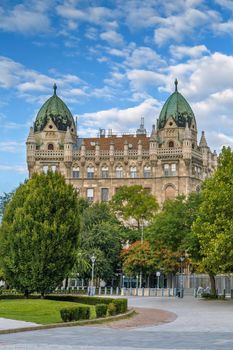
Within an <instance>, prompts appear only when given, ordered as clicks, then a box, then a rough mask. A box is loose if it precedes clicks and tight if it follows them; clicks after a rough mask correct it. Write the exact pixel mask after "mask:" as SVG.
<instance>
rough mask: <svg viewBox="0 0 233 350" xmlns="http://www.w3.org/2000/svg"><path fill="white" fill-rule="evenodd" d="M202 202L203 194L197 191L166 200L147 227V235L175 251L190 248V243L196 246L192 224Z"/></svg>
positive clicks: (151, 239) (153, 240) (152, 240)
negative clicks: (187, 195)
mask: <svg viewBox="0 0 233 350" xmlns="http://www.w3.org/2000/svg"><path fill="white" fill-rule="evenodd" d="M200 203H201V195H200V193H196V192H195V193H191V194H190V195H189V197H188V198H186V197H185V196H178V197H177V198H176V199H174V200H168V201H166V202H165V203H164V206H163V209H162V211H161V212H160V213H158V214H157V215H156V217H155V218H154V220H153V221H152V223H151V225H149V226H148V228H147V229H146V232H145V234H146V237H148V239H149V240H150V241H151V242H152V243H153V242H156V244H158V242H159V244H160V245H162V246H166V247H167V248H168V249H170V250H171V251H173V252H178V251H180V252H181V253H182V252H183V251H184V250H190V245H192V246H193V247H194V241H192V240H194V238H193V235H192V224H193V222H194V220H195V219H196V217H197V213H198V208H199V206H200ZM195 243H196V241H195Z"/></svg>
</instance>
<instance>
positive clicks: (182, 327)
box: [0, 297, 233, 350]
mask: <svg viewBox="0 0 233 350" xmlns="http://www.w3.org/2000/svg"><path fill="white" fill-rule="evenodd" d="M129 306H135V307H142V308H155V309H162V310H166V311H171V312H174V313H176V314H177V318H176V320H175V321H173V322H171V323H167V324H162V325H158V326H146V327H137V328H127V329H124V328H123V329H113V328H111V327H110V326H109V327H108V326H107V325H98V326H91V327H90V326H89V327H87V326H83V327H70V328H57V329H49V330H41V331H33V332H23V333H15V334H7V335H1V336H0V349H4V350H5V349H6V350H8V349H9V350H12V349H17V350H18V349H20V350H42V349H43V350H52V349H56V350H63V349H64V350H71V349H72V350H73V349H78V350H133V349H134V350H139V349H140V350H142V349H155V350H168V349H169V350H181V349H182V350H201V349H206V350H207V349H208V350H221V349H223V350H225V349H228V350H232V349H233V302H232V301H204V300H197V299H194V298H193V297H185V298H184V299H177V298H163V299H162V298H156V297H155V298H154V297H149V298H146V297H129ZM0 326H1V324H0Z"/></svg>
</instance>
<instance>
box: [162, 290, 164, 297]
mask: <svg viewBox="0 0 233 350" xmlns="http://www.w3.org/2000/svg"><path fill="white" fill-rule="evenodd" d="M162 297H164V288H162Z"/></svg>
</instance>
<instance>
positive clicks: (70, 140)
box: [65, 127, 73, 143]
mask: <svg viewBox="0 0 233 350" xmlns="http://www.w3.org/2000/svg"><path fill="white" fill-rule="evenodd" d="M65 143H73V139H72V136H71V133H70V128H69V127H67V130H66V135H65Z"/></svg>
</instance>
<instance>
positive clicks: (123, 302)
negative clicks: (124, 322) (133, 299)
mask: <svg viewBox="0 0 233 350" xmlns="http://www.w3.org/2000/svg"><path fill="white" fill-rule="evenodd" d="M113 304H114V305H115V307H116V314H123V313H124V312H126V311H127V308H128V300H127V299H114V300H113Z"/></svg>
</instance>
